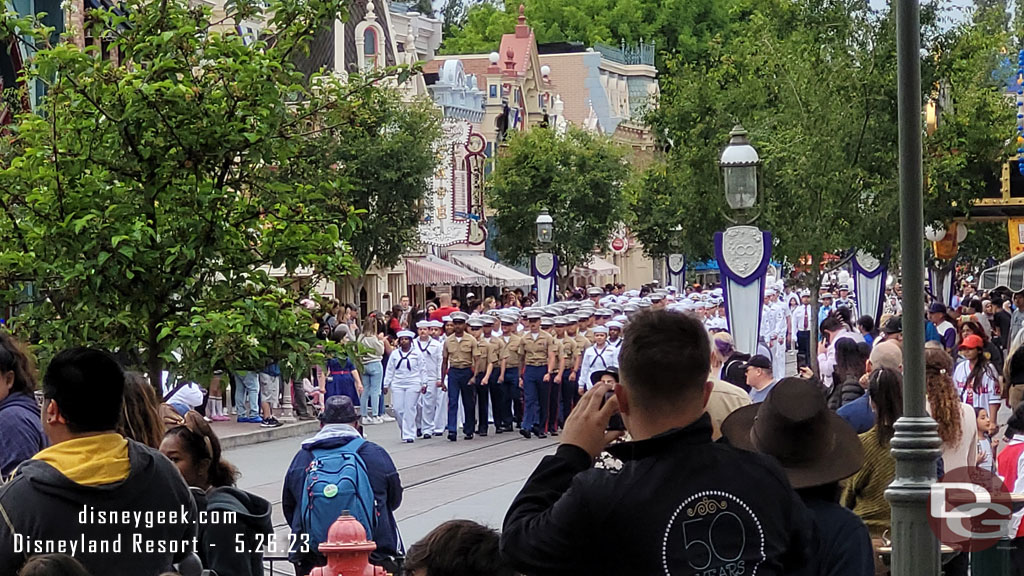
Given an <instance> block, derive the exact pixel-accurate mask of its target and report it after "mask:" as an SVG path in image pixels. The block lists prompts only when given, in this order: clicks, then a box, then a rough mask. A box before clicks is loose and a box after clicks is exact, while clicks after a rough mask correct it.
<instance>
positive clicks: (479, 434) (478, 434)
mask: <svg viewBox="0 0 1024 576" xmlns="http://www.w3.org/2000/svg"><path fill="white" fill-rule="evenodd" d="M476 435H477V436H479V437H481V438H487V432H477V433H476Z"/></svg>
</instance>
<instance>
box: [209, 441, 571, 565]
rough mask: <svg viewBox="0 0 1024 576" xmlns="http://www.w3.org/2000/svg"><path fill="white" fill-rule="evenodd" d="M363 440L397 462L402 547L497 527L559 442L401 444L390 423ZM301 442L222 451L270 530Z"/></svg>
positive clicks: (280, 521)
mask: <svg viewBox="0 0 1024 576" xmlns="http://www.w3.org/2000/svg"><path fill="white" fill-rule="evenodd" d="M365 430H366V434H367V436H368V438H369V439H370V440H372V441H374V442H377V443H378V444H380V445H381V446H383V447H384V448H385V449H386V450H387V451H388V452H389V453H390V454H391V456H392V458H393V459H394V460H395V465H396V466H397V467H398V470H399V473H400V474H401V476H402V484H403V486H404V487H405V495H404V498H403V501H402V506H401V508H399V509H398V511H397V513H396V518H397V519H398V523H399V528H400V529H401V533H402V538H403V539H404V540H405V543H406V546H409V545H410V544H412V543H414V542H416V541H417V540H419V539H420V538H421V537H423V536H424V535H425V534H426V533H427V532H429V531H430V530H431V529H433V528H434V527H435V526H437V525H438V524H440V523H441V522H444V521H445V520H450V519H452V518H469V519H472V520H476V521H478V522H482V523H484V524H487V525H489V526H493V527H496V528H497V527H500V526H501V521H502V519H503V518H504V515H505V510H506V509H507V508H508V505H509V504H510V503H511V501H512V498H513V497H515V495H516V492H518V490H519V487H520V486H522V484H523V481H525V480H526V477H527V476H528V475H529V474H530V472H531V471H533V468H534V466H535V465H536V464H537V462H539V461H540V459H541V458H543V457H544V456H545V455H546V454H550V453H553V452H554V448H555V446H556V442H557V438H555V439H551V438H549V439H547V440H537V439H531V440H526V439H524V438H523V437H522V436H520V435H519V434H502V435H498V436H495V435H493V434H492V435H491V436H489V437H487V438H475V439H473V440H469V441H466V440H461V439H460V440H459V442H457V443H455V444H453V443H451V442H449V441H448V440H446V439H444V438H435V439H432V440H417V441H416V443H415V444H412V445H409V444H402V443H401V442H400V441H399V432H398V429H397V427H395V426H394V425H393V424H382V425H376V426H367V427H366V428H365ZM302 440H303V439H302V438H288V439H283V440H275V441H273V442H266V443H263V444H256V445H252V446H244V447H241V448H235V449H232V450H227V451H225V453H224V456H225V458H226V459H228V460H229V461H230V462H231V463H233V464H235V465H236V466H238V468H239V469H240V470H241V472H242V477H241V479H240V480H239V487H240V488H242V489H244V490H248V491H250V492H253V493H255V494H258V495H260V496H262V497H264V498H266V499H268V500H270V501H271V502H272V503H273V505H274V526H275V528H276V529H277V531H278V533H279V534H286V533H287V527H286V526H285V522H284V517H283V516H282V514H281V483H282V480H283V479H284V473H285V471H286V470H287V468H288V464H289V462H291V459H292V456H294V454H295V452H296V451H297V450H298V449H299V445H300V444H301V442H302ZM290 568H291V567H290V566H289V565H287V563H280V562H278V563H275V564H274V573H275V574H291V573H292V572H291V569H290Z"/></svg>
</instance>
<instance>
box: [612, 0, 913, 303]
mask: <svg viewBox="0 0 1024 576" xmlns="http://www.w3.org/2000/svg"><path fill="white" fill-rule="evenodd" d="M661 82H662V83H661V87H662V96H661V100H660V108H659V109H658V110H656V111H655V112H653V113H652V114H651V117H650V120H651V121H652V122H653V123H654V125H655V126H656V128H657V131H658V133H664V134H666V135H667V138H668V139H670V140H671V141H672V142H673V143H674V146H673V147H672V150H671V151H670V153H669V154H668V158H667V159H666V164H665V165H656V166H654V167H652V168H651V169H650V170H648V172H647V173H646V174H644V175H643V176H642V180H641V183H640V184H639V185H638V189H640V190H642V191H643V192H644V193H645V194H647V195H650V196H652V197H653V200H652V199H651V198H643V195H642V194H637V195H634V196H633V209H634V212H635V214H636V222H633V223H631V226H632V229H633V231H634V232H635V233H636V234H637V236H638V238H639V239H640V240H641V242H643V243H644V244H645V245H648V244H650V247H649V248H648V250H649V251H650V252H652V253H655V254H657V253H663V251H664V250H665V249H666V247H667V244H666V243H667V242H668V240H669V239H667V238H666V235H665V233H664V229H665V228H666V227H667V228H669V229H671V228H672V226H671V225H672V224H675V225H680V226H682V228H683V232H682V234H678V235H674V236H675V238H674V239H673V240H674V241H675V242H676V243H677V244H676V245H675V246H676V247H678V248H679V249H680V250H681V251H682V252H683V253H685V254H687V255H690V256H691V258H695V259H700V258H707V257H709V256H711V255H712V253H713V252H712V238H713V234H714V232H715V231H716V230H721V229H722V228H723V227H724V226H725V225H726V223H725V222H724V216H723V215H722V214H723V213H725V214H727V213H729V209H728V208H727V207H725V202H724V197H723V193H722V191H721V190H720V185H719V178H718V175H717V171H718V168H717V160H718V156H719V154H720V152H721V148H722V147H723V146H724V145H725V144H726V142H727V141H728V132H729V130H730V128H731V127H732V125H733V124H735V123H737V122H740V123H742V124H743V125H744V126H745V127H746V128H747V129H748V130H749V131H750V132H751V140H752V143H753V144H754V146H755V147H756V148H757V149H758V151H759V153H760V155H761V158H762V159H763V160H764V171H763V175H762V176H763V181H764V185H765V189H764V197H763V198H762V199H761V200H760V209H761V217H760V219H759V220H758V222H757V225H759V226H761V227H762V228H765V229H768V230H772V231H773V232H774V235H775V238H776V240H777V244H776V246H775V247H774V256H773V257H775V258H776V259H780V260H781V259H783V258H785V259H788V260H789V261H790V262H795V261H797V259H798V258H801V257H803V256H805V255H807V254H810V255H812V256H814V257H815V258H816V259H820V258H821V255H822V254H823V253H825V252H834V251H837V250H843V249H846V248H849V247H851V246H860V247H865V248H869V249H871V248H874V249H880V248H881V247H883V246H884V245H886V244H888V243H891V242H894V241H895V240H896V239H897V233H896V232H897V230H898V226H897V225H896V224H897V222H896V216H897V214H898V212H897V190H896V183H897V174H896V169H897V161H896V147H895V142H896V127H897V122H896V110H895V107H894V106H893V105H892V103H893V102H894V101H895V92H896V78H895V51H894V44H893V26H892V22H891V20H890V19H889V18H887V17H879V16H877V15H874V14H872V13H870V12H868V11H866V10H865V9H864V7H863V3H861V2H856V1H852V0H851V1H842V2H835V1H826V0H800V1H797V2H789V1H782V0H773V1H770V2H761V3H758V4H757V5H756V8H755V9H754V10H753V11H752V12H751V13H750V14H749V16H748V17H747V18H746V19H744V20H742V21H737V22H734V23H733V24H732V27H731V29H730V31H729V33H728V34H727V35H726V36H725V37H723V38H721V39H720V41H718V42H716V43H715V44H713V45H712V46H711V47H710V48H709V55H708V58H707V59H706V60H704V61H698V62H686V61H685V60H683V59H681V58H674V59H672V60H670V61H669V62H667V65H666V67H665V74H664V75H663V76H662V80H661ZM666 212H667V213H668V214H666ZM652 223H653V224H652ZM808 281H809V283H810V282H811V281H813V280H812V279H808Z"/></svg>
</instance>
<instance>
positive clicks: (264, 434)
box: [210, 418, 320, 450]
mask: <svg viewBox="0 0 1024 576" xmlns="http://www.w3.org/2000/svg"><path fill="white" fill-rule="evenodd" d="M210 426H211V427H212V428H213V431H214V432H216V434H217V438H219V439H220V447H221V449H222V450H228V449H231V448H238V447H239V446H248V445H250V444H259V443H260V442H270V441H271V440H281V439H283V438H293V437H297V436H301V437H308V436H312V435H314V434H316V431H317V430H319V429H320V422H319V421H317V420H305V421H302V420H298V421H295V422H289V423H286V424H282V425H281V426H279V427H277V428H262V427H260V425H259V424H249V423H241V424H240V423H238V422H236V421H235V419H234V418H232V419H231V420H227V421H225V422H210Z"/></svg>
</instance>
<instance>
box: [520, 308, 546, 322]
mask: <svg viewBox="0 0 1024 576" xmlns="http://www.w3.org/2000/svg"><path fill="white" fill-rule="evenodd" d="M523 313H524V314H525V315H526V318H527V319H529V320H540V319H541V318H543V317H544V312H542V311H541V309H540V308H530V309H529V310H523Z"/></svg>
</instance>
